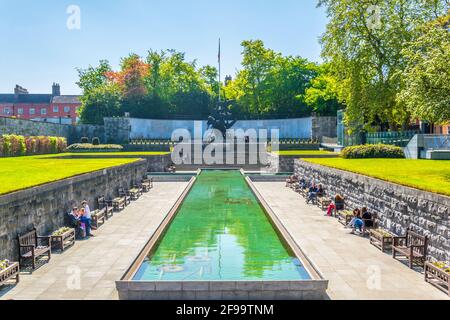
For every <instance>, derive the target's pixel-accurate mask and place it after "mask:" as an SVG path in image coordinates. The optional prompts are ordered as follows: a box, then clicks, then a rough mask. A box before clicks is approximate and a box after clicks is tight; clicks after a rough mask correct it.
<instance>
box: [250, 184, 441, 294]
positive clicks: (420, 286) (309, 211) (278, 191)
mask: <svg viewBox="0 0 450 320" xmlns="http://www.w3.org/2000/svg"><path fill="white" fill-rule="evenodd" d="M255 185H256V187H257V188H258V190H259V192H260V193H261V194H262V195H263V197H264V198H265V199H266V201H267V202H268V204H269V205H270V206H271V207H272V209H273V210H274V211H275V213H276V214H277V215H278V217H279V218H280V219H281V221H282V222H283V224H284V225H285V226H286V227H287V229H288V230H289V232H290V233H291V234H292V235H293V237H294V238H295V239H296V241H297V243H298V244H299V245H300V247H301V248H302V250H303V251H304V252H305V254H306V255H307V256H308V257H309V258H310V260H312V262H313V263H314V264H315V265H316V266H317V267H318V269H319V270H320V271H321V272H322V274H323V275H324V277H325V278H326V279H328V280H330V283H329V290H328V294H329V296H330V298H331V299H339V300H341V299H345V300H348V299H389V300H391V299H402V300H409V299H448V296H447V295H446V294H444V293H442V292H441V291H439V290H438V289H436V288H434V287H433V286H431V285H430V284H428V283H426V282H425V281H424V276H423V274H422V273H420V272H418V271H413V270H410V269H409V268H408V267H407V266H405V265H404V264H403V263H402V262H399V261H396V260H394V259H393V258H392V256H391V255H389V254H383V253H382V252H381V251H379V250H378V249H376V248H375V247H373V246H372V245H370V243H369V240H368V239H367V238H362V237H360V236H356V235H351V234H349V230H348V229H345V228H344V227H343V226H342V225H341V224H340V223H338V222H337V219H335V218H330V217H326V216H324V213H323V212H322V211H321V210H320V209H319V208H318V207H316V206H312V205H307V204H306V201H305V200H304V199H303V197H301V196H300V195H298V194H297V193H295V192H294V191H292V190H291V189H289V188H286V187H285V184H284V183H279V182H257V183H255Z"/></svg>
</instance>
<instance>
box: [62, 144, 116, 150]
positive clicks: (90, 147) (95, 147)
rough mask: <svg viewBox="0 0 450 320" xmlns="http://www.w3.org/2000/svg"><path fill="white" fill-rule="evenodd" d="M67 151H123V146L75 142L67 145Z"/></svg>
mask: <svg viewBox="0 0 450 320" xmlns="http://www.w3.org/2000/svg"><path fill="white" fill-rule="evenodd" d="M67 151H70V152H95V151H99V152H108V151H112V152H118V151H123V147H122V146H121V145H118V144H99V145H93V144H90V143H76V144H72V145H70V146H68V147H67Z"/></svg>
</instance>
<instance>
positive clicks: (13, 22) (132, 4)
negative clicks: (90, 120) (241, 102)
mask: <svg viewBox="0 0 450 320" xmlns="http://www.w3.org/2000/svg"><path fill="white" fill-rule="evenodd" d="M316 3H317V1H316V0H278V1H276V0H227V1H216V0H189V1H188V0H184V1H183V0H165V1H163V0H109V1H106V0H71V1H66V0H22V1H16V0H8V1H6V0H0V39H2V40H1V42H2V45H1V50H0V93H8V92H12V89H13V87H14V85H15V84H20V85H22V86H24V87H26V88H27V89H28V90H29V91H30V92H32V93H46V92H49V91H50V87H51V84H52V83H53V82H59V83H60V84H61V87H62V88H61V89H62V93H63V94H78V93H80V89H79V88H78V86H77V85H76V84H75V82H76V81H77V78H78V77H77V72H76V70H75V69H76V68H77V67H82V68H83V67H87V66H89V65H90V64H93V65H95V64H97V62H98V61H99V60H100V59H107V60H109V61H110V62H111V64H112V65H113V66H114V67H116V66H117V65H118V63H119V61H120V57H123V56H126V55H128V54H129V53H130V52H135V53H137V54H140V55H145V54H146V52H147V50H148V49H150V48H152V49H158V50H159V49H176V50H179V51H183V52H186V56H187V58H188V59H189V60H193V59H197V61H198V64H199V65H205V64H214V65H216V64H217V46H218V44H217V42H218V38H219V37H220V38H221V39H222V69H223V76H224V75H225V74H231V75H234V74H235V72H236V70H237V69H238V68H239V66H240V62H241V51H242V50H241V47H240V43H241V41H242V40H247V39H261V40H263V41H264V42H265V44H266V46H267V47H269V48H272V49H274V50H276V51H279V52H282V53H283V54H286V55H288V54H289V55H301V56H303V57H305V58H308V59H310V60H313V61H320V44H319V41H318V39H319V37H320V35H321V34H322V33H323V32H324V30H325V24H326V17H325V13H324V10H323V9H322V8H319V9H318V8H316ZM69 5H78V6H79V8H80V9H81V29H80V30H69V29H68V28H67V27H66V22H67V19H68V17H69V15H68V14H67V13H66V10H67V8H68V6H69Z"/></svg>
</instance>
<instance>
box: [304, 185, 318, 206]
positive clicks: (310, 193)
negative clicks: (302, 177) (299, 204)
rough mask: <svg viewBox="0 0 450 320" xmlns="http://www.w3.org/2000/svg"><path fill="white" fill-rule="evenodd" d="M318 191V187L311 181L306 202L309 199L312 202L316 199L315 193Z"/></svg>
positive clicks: (308, 201)
mask: <svg viewBox="0 0 450 320" xmlns="http://www.w3.org/2000/svg"><path fill="white" fill-rule="evenodd" d="M318 192H319V188H318V187H317V186H316V185H315V184H314V183H312V185H311V187H309V190H308V199H307V200H306V203H310V202H311V201H312V202H314V201H316V199H317V193H318Z"/></svg>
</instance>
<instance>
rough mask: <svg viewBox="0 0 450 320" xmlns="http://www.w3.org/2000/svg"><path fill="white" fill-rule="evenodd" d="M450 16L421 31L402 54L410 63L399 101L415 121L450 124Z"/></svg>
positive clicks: (429, 24) (428, 25)
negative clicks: (416, 119)
mask: <svg viewBox="0 0 450 320" xmlns="http://www.w3.org/2000/svg"><path fill="white" fill-rule="evenodd" d="M449 25H450V14H448V15H447V16H445V17H441V18H439V19H437V20H436V21H433V22H432V23H428V24H426V25H424V26H423V27H422V28H420V36H419V37H418V38H417V39H416V40H414V41H413V42H412V43H411V44H410V45H409V46H408V47H407V48H405V50H404V51H403V54H404V56H405V58H406V59H407V61H408V63H407V66H406V69H405V71H404V73H403V75H404V88H403V91H402V92H401V94H400V97H399V99H400V100H401V101H402V102H404V103H405V105H406V107H407V109H408V111H409V112H410V113H411V115H412V116H413V117H415V118H418V119H422V120H427V121H429V122H431V123H437V124H444V123H447V122H449V121H450V33H449Z"/></svg>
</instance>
